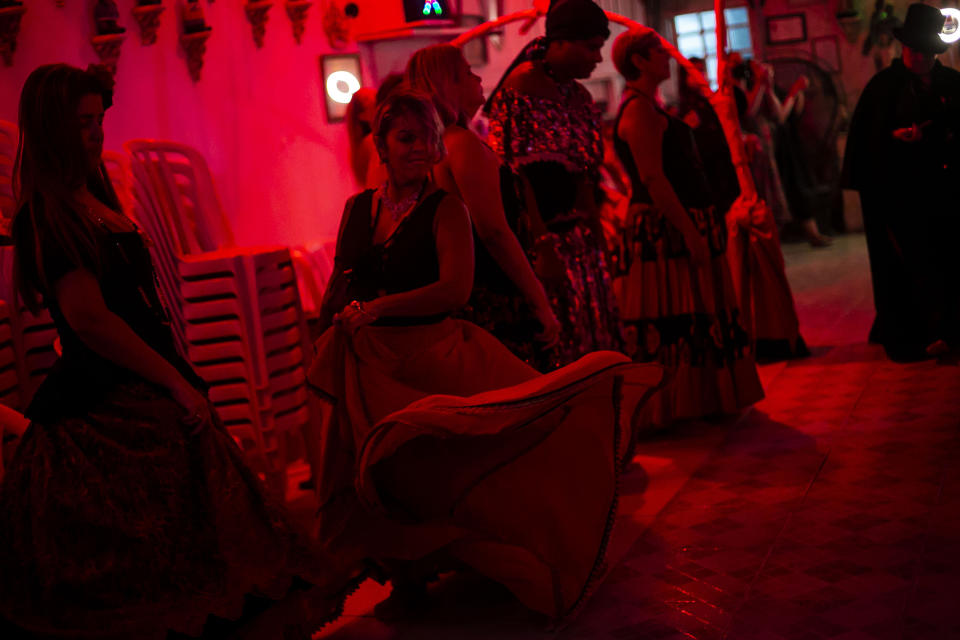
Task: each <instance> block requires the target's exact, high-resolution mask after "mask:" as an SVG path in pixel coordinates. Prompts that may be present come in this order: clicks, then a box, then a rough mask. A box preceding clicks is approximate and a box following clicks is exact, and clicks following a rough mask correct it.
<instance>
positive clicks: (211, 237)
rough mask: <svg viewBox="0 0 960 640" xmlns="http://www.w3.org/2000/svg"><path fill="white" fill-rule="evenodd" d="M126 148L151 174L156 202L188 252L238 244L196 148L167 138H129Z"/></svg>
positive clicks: (192, 252)
mask: <svg viewBox="0 0 960 640" xmlns="http://www.w3.org/2000/svg"><path fill="white" fill-rule="evenodd" d="M124 148H125V149H126V150H127V152H128V153H129V154H130V156H131V157H132V158H133V161H134V162H135V163H139V164H140V165H141V166H142V167H143V168H144V170H145V172H146V175H147V177H149V186H150V189H151V191H152V192H153V196H154V201H155V202H156V203H157V205H158V206H159V207H160V209H161V211H162V213H163V214H164V216H165V217H167V218H168V220H169V225H170V226H171V229H172V230H173V231H174V232H175V234H176V236H177V238H178V240H179V244H180V246H181V247H182V249H183V253H184V254H195V253H202V252H204V251H215V250H217V249H223V248H228V247H233V246H235V244H234V239H233V232H232V231H231V229H230V225H229V223H228V221H227V218H226V216H224V214H223V209H222V208H221V207H220V202H219V200H218V199H217V195H216V190H215V189H214V185H213V178H212V176H211V175H210V170H209V168H208V167H207V163H206V161H205V160H204V159H203V156H202V155H200V153H199V152H197V151H196V150H195V149H193V148H192V147H188V146H187V145H184V144H179V143H176V142H169V141H164V140H129V141H128V142H127V143H126V144H124Z"/></svg>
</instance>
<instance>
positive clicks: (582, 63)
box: [557, 36, 607, 80]
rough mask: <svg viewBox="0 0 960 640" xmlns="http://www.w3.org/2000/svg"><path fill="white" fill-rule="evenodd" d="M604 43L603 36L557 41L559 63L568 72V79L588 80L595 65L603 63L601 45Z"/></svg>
mask: <svg viewBox="0 0 960 640" xmlns="http://www.w3.org/2000/svg"><path fill="white" fill-rule="evenodd" d="M606 41H607V39H606V38H605V37H603V36H595V37H593V38H589V39H587V40H561V41H558V42H557V44H558V47H557V54H558V57H559V59H560V60H559V61H560V63H561V64H562V65H563V66H564V67H565V68H566V69H568V70H569V74H570V77H572V78H577V79H580V80H583V79H586V78H589V77H590V75H591V74H592V73H593V70H594V69H596V68H597V65H598V64H600V63H601V62H603V45H604V43H605V42H606Z"/></svg>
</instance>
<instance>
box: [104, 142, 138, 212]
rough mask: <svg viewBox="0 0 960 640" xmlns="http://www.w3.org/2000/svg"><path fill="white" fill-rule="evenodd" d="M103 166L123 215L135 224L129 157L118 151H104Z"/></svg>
mask: <svg viewBox="0 0 960 640" xmlns="http://www.w3.org/2000/svg"><path fill="white" fill-rule="evenodd" d="M103 164H104V166H105V167H106V168H107V175H108V176H109V177H110V182H111V183H112V184H113V190H114V191H116V192H117V198H119V199H120V206H121V207H123V212H124V214H126V215H127V217H129V218H131V219H132V220H134V222H136V221H137V219H136V215H135V214H134V211H133V175H132V173H131V171H132V169H131V167H130V156H128V155H127V154H126V153H123V152H120V151H107V150H104V152H103Z"/></svg>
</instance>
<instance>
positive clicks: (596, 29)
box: [483, 0, 610, 113]
mask: <svg viewBox="0 0 960 640" xmlns="http://www.w3.org/2000/svg"><path fill="white" fill-rule="evenodd" d="M598 36H600V37H603V38H604V39H607V38H609V37H610V22H609V20H607V14H606V13H605V12H604V11H603V9H601V8H600V7H599V6H597V4H596V3H595V2H594V1H593V0H551V2H550V9H548V10H547V25H546V35H544V36H542V37H540V38H534V39H533V40H531V41H530V42H529V43H527V46H525V47H524V48H523V50H522V51H520V54H519V55H518V56H517V57H516V58H514V59H513V62H511V63H510V66H509V67H507V70H506V71H505V72H504V73H503V75H502V76H500V81H499V82H497V86H496V87H495V88H494V90H493V91H492V92H491V93H490V97H489V98H487V102H486V104H484V105H483V111H484V113H489V112H490V107H491V106H492V105H493V99H494V97H495V96H496V95H497V93H499V92H500V87H501V86H503V81H504V80H506V79H507V77H508V76H509V75H510V73H511V72H512V71H513V70H514V69H515V68H516V67H517V65H519V64H520V63H521V62H526V61H528V60H537V59H541V58H543V56H544V54H546V51H547V46H548V45H549V44H550V43H551V42H554V41H557V40H590V39H592V38H596V37H598Z"/></svg>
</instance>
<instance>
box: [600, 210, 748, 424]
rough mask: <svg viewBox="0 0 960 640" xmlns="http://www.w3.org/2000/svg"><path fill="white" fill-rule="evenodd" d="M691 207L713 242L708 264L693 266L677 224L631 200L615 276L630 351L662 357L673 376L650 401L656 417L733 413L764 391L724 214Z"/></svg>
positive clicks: (646, 358) (664, 420) (638, 357)
mask: <svg viewBox="0 0 960 640" xmlns="http://www.w3.org/2000/svg"><path fill="white" fill-rule="evenodd" d="M688 213H689V214H690V216H691V217H692V219H693V221H694V223H695V224H696V226H697V228H698V230H699V231H700V233H701V235H703V237H704V238H705V239H706V240H707V242H708V244H709V246H710V255H711V260H710V262H709V264H706V265H702V266H700V267H694V266H693V264H692V263H691V262H690V254H689V252H688V251H687V248H686V244H685V242H684V239H683V237H682V235H681V234H680V232H679V231H677V230H676V229H675V228H674V227H673V225H671V224H669V223H668V222H667V221H666V220H665V219H664V217H663V215H662V214H661V213H660V212H659V211H657V210H656V209H655V208H653V207H652V206H650V205H644V204H634V205H632V206H631V209H630V215H629V222H628V226H627V228H626V230H625V233H626V237H625V239H624V243H623V247H622V251H623V255H622V257H621V260H619V263H620V264H621V265H623V270H622V272H621V273H619V274H618V276H617V277H616V279H615V289H616V292H617V296H618V299H619V301H620V307H621V309H622V313H623V319H624V324H625V325H626V340H627V354H628V355H630V356H631V357H633V359H634V360H635V361H637V362H651V361H652V362H659V363H660V364H662V365H663V366H664V367H666V369H667V372H668V376H669V378H670V382H669V383H668V384H667V386H666V387H665V388H664V390H663V391H662V392H661V393H660V394H658V396H657V398H655V403H656V406H653V407H651V411H652V415H651V418H650V419H651V421H652V422H653V423H654V424H659V425H666V424H669V423H670V422H672V421H674V420H679V419H688V418H697V417H701V416H708V415H714V414H726V413H734V412H736V411H738V410H739V409H742V408H743V407H746V406H747V405H750V404H752V403H754V402H756V401H757V400H759V399H761V398H762V397H763V388H762V387H761V385H760V379H759V377H758V375H757V368H756V364H755V362H754V356H753V353H752V350H751V345H750V339H749V336H748V334H747V332H746V330H745V329H744V327H743V324H742V321H741V315H740V309H739V307H738V303H737V296H736V293H735V290H734V286H733V281H732V279H731V277H730V268H729V266H728V264H727V257H726V243H727V232H726V226H725V222H724V219H723V215H722V214H719V213H717V212H716V211H715V210H714V209H713V208H709V209H704V210H698V209H690V210H689V211H688Z"/></svg>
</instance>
